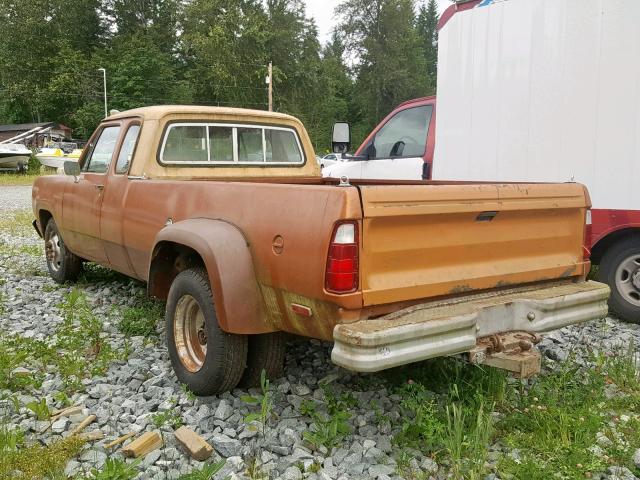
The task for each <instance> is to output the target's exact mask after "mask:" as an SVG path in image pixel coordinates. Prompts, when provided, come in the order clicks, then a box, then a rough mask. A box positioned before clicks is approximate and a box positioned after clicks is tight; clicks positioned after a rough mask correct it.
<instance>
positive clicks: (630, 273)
mask: <svg viewBox="0 0 640 480" xmlns="http://www.w3.org/2000/svg"><path fill="white" fill-rule="evenodd" d="M616 288H617V290H618V292H620V295H622V297H623V298H624V299H625V300H626V301H627V302H629V303H631V304H632V305H635V306H637V307H640V253H636V254H633V255H630V256H629V257H627V258H626V259H625V260H623V261H622V262H620V265H618V268H617V270H616Z"/></svg>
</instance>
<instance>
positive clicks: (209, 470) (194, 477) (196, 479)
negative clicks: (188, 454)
mask: <svg viewBox="0 0 640 480" xmlns="http://www.w3.org/2000/svg"><path fill="white" fill-rule="evenodd" d="M225 463H226V460H225V459H224V458H223V459H222V460H220V461H219V462H216V463H209V464H207V465H205V466H203V467H201V468H199V469H197V470H193V471H191V472H190V473H187V474H186V475H182V476H181V477H180V478H179V479H178V480H209V479H211V478H213V476H214V475H215V474H216V473H218V472H219V471H220V470H222V467H224V464H225Z"/></svg>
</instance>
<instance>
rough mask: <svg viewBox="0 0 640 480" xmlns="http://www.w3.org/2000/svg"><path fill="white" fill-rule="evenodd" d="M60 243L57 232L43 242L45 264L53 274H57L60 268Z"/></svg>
mask: <svg viewBox="0 0 640 480" xmlns="http://www.w3.org/2000/svg"><path fill="white" fill-rule="evenodd" d="M62 248H63V247H62V241H61V240H60V236H59V235H58V233H57V232H54V233H53V234H51V235H49V237H48V238H47V241H46V242H45V254H46V256H47V263H48V264H49V267H50V268H51V270H53V271H54V272H58V271H59V270H60V269H61V268H62Z"/></svg>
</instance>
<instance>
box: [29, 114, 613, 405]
mask: <svg viewBox="0 0 640 480" xmlns="http://www.w3.org/2000/svg"><path fill="white" fill-rule="evenodd" d="M314 158H315V154H314V151H313V148H312V146H311V143H310V141H309V138H308V135H307V133H306V131H305V129H304V126H303V125H302V124H301V123H300V122H299V121H298V120H297V119H295V118H293V117H290V116H287V115H282V114H276V113H268V112H262V111H252V110H239V109H225V108H214V107H181V106H165V107H147V108H142V109H137V110H131V111H128V112H123V113H118V114H115V115H112V116H110V117H108V118H107V119H105V120H104V121H103V122H102V124H101V125H100V127H99V128H98V129H97V131H96V132H95V133H94V135H93V137H92V138H91V140H90V142H89V144H88V146H87V148H86V150H85V152H84V153H83V156H82V157H81V159H80V162H79V166H80V168H78V167H77V164H76V166H74V165H73V164H68V165H66V171H67V173H68V175H66V176H49V177H41V178H39V179H38V180H37V181H36V182H35V184H34V187H33V208H34V214H35V217H36V220H35V222H34V225H35V226H36V229H37V230H38V232H39V233H40V234H41V236H42V237H43V238H44V240H45V247H46V251H47V264H48V267H49V271H50V274H51V276H52V277H53V278H54V279H55V280H56V281H58V282H65V281H69V280H74V279H75V278H76V277H77V275H78V274H79V272H80V269H81V266H82V262H84V261H92V262H96V263H99V264H102V265H104V266H107V267H109V268H111V269H114V270H117V271H119V272H122V273H124V274H126V275H128V276H131V277H134V278H137V279H140V280H143V281H146V282H148V291H149V294H150V295H153V296H155V297H158V298H161V299H165V300H166V301H167V307H166V309H167V310H166V322H167V337H168V338H167V340H168V346H169V353H170V356H171V360H172V364H173V366H174V369H175V371H176V374H177V376H178V378H179V379H180V381H182V382H184V383H186V384H187V385H188V386H189V388H190V389H191V390H192V391H194V392H195V393H198V394H211V393H216V392H220V391H224V390H228V389H231V388H234V387H235V386H236V385H254V384H255V383H256V382H257V381H258V380H259V378H260V373H261V372H262V370H265V371H266V373H267V374H268V375H270V376H275V375H278V374H279V372H280V371H281V369H282V363H283V355H284V338H283V335H282V333H283V332H288V333H292V334H296V335H302V336H306V337H311V338H318V339H323V340H329V341H333V342H335V346H334V349H333V352H332V360H333V361H334V362H335V363H337V364H338V365H341V366H343V367H345V368H348V369H351V370H355V371H376V370H381V369H385V368H389V367H392V366H396V365H401V364H405V363H409V362H415V361H418V360H423V359H426V358H430V357H434V356H439V355H448V354H454V353H461V352H472V354H473V358H474V359H475V360H476V361H478V362H487V363H490V362H491V361H494V363H496V364H498V363H500V362H501V364H504V361H503V360H501V361H500V362H498V361H497V360H495V358H497V357H496V356H497V355H499V354H501V353H502V354H504V355H508V354H510V352H507V351H506V350H507V348H506V347H505V342H504V341H502V340H501V339H503V340H505V339H506V337H505V335H512V334H514V332H515V333H517V332H525V333H522V335H524V336H525V337H526V338H529V337H530V340H531V342H529V341H528V340H526V339H521V340H522V341H519V342H517V343H518V344H519V348H520V350H519V352H520V353H521V352H522V351H528V350H529V347H531V343H535V337H536V335H535V334H534V333H535V332H541V331H547V330H552V329H555V328H559V327H562V326H564V325H568V324H572V323H578V322H582V321H586V320H590V319H594V318H599V317H601V316H604V315H605V314H606V300H607V296H608V292H609V291H608V288H607V287H606V286H604V285H602V284H599V283H596V282H588V281H586V280H585V277H586V274H587V272H588V271H589V267H590V263H589V261H588V259H585V258H584V248H583V244H584V231H585V229H584V225H585V216H586V214H587V210H588V209H589V207H590V204H589V196H588V193H587V192H586V190H585V189H584V187H583V186H581V185H578V184H516V183H514V184H508V183H500V184H497V183H495V184H492V183H472V182H467V183H461V182H450V183H449V182H418V181H416V182H399V183H393V184H390V183H389V182H383V181H378V182H376V181H371V182H367V181H358V182H357V183H353V184H351V183H349V182H345V181H344V179H343V180H342V181H338V180H335V179H322V178H321V176H320V171H319V168H318V166H317V164H316V162H315V160H314ZM487 338H495V340H494V341H493V343H491V342H489V343H488V344H487V343H486V342H484V343H483V341H479V340H481V339H485V340H486V339H487ZM523 338H524V337H523ZM505 341H506V340H505ZM485 344H486V345H489V346H488V347H485V346H484V345H485ZM478 349H480V350H478ZM533 350H535V349H533ZM511 353H512V352H511ZM503 366H504V365H503ZM507 368H508V367H507ZM518 368H519V367H517V368H511V369H512V370H514V371H516V370H517V369H518ZM520 373H523V372H522V371H521V372H520Z"/></svg>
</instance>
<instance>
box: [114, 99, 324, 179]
mask: <svg viewBox="0 0 640 480" xmlns="http://www.w3.org/2000/svg"><path fill="white" fill-rule="evenodd" d="M131 117H138V118H140V119H141V120H142V122H143V128H142V131H141V136H140V139H139V140H138V146H137V147H136V152H135V156H134V161H133V164H132V166H131V171H130V173H129V174H130V175H132V176H143V175H144V176H145V177H148V178H181V179H189V178H218V177H235V178H238V177H240V178H242V177H244V178H246V177H320V167H319V165H318V164H317V162H316V159H315V151H314V149H313V146H312V145H311V141H310V139H309V136H308V134H307V131H306V129H305V127H304V125H303V124H302V122H301V121H300V120H298V119H297V118H295V117H292V116H291V115H286V114H283V113H277V112H268V111H265V110H250V109H243V108H229V107H209V106H199V105H155V106H150V107H142V108H135V109H132V110H127V111H123V112H118V113H114V114H113V115H110V116H109V117H107V118H106V119H105V120H104V122H105V123H106V122H109V121H114V120H121V119H127V118H131ZM177 121H203V122H231V123H233V122H237V123H255V124H258V125H261V124H264V125H277V126H283V127H289V128H293V129H295V130H296V131H297V132H298V136H299V138H300V144H301V146H302V149H303V151H304V156H305V159H306V161H305V163H304V165H292V166H265V165H258V166H228V167H227V166H221V165H212V166H211V167H209V166H206V167H204V168H203V167H202V166H188V165H185V166H164V165H161V164H160V163H159V162H158V161H157V150H158V149H159V148H160V145H161V143H162V139H163V135H164V131H165V127H166V125H167V124H168V123H170V122H177ZM145 126H146V128H145Z"/></svg>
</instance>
